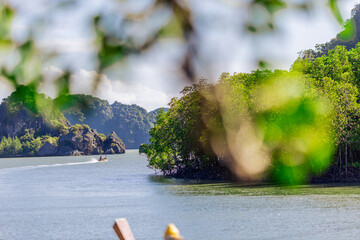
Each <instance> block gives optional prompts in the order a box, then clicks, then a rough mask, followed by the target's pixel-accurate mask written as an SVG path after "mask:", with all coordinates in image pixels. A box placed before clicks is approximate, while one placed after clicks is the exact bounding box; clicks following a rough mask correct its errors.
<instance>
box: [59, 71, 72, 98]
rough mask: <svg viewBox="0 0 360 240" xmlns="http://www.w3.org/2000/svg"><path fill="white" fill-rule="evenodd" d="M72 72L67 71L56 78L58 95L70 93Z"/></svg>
mask: <svg viewBox="0 0 360 240" xmlns="http://www.w3.org/2000/svg"><path fill="white" fill-rule="evenodd" d="M70 76H71V75H70V72H69V71H66V72H65V73H64V74H62V75H61V76H60V77H59V78H58V79H57V80H56V86H57V89H58V96H61V95H68V94H70Z"/></svg>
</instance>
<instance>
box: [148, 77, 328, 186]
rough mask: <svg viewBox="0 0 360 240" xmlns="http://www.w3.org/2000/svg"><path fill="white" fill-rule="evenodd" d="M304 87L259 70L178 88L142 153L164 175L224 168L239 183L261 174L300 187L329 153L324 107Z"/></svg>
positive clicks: (302, 81)
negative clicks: (236, 177) (211, 82)
mask: <svg viewBox="0 0 360 240" xmlns="http://www.w3.org/2000/svg"><path fill="white" fill-rule="evenodd" d="M308 81H310V82H311V81H313V80H310V79H309V78H307V77H305V76H303V75H302V74H299V73H296V72H290V73H289V72H286V71H282V70H276V71H274V72H272V71H269V70H265V71H255V72H253V73H251V74H242V73H241V74H235V75H232V76H231V75H229V74H226V73H224V74H222V76H221V78H220V81H219V83H218V84H216V85H211V84H207V83H206V82H204V81H201V82H200V83H199V84H195V85H193V86H191V87H186V88H185V89H184V90H183V91H182V94H183V96H182V97H181V98H179V99H176V98H175V99H173V100H172V101H171V102H170V109H169V111H168V112H167V113H165V112H163V111H161V112H160V114H159V115H158V117H157V122H156V124H155V126H154V128H152V129H151V132H150V134H151V139H150V142H151V143H150V144H148V145H144V146H143V148H142V151H143V152H145V153H146V154H147V156H148V159H149V165H150V166H151V167H154V168H157V169H161V170H162V171H163V172H164V173H167V174H172V173H176V174H179V172H180V173H183V172H192V173H194V175H196V174H197V173H199V172H201V170H202V169H207V171H210V172H217V173H218V174H220V175H221V174H224V173H225V174H228V172H227V171H225V170H224V168H225V164H226V166H227V167H229V168H230V170H232V171H233V173H234V174H236V175H237V176H240V177H241V178H246V179H247V178H250V179H252V178H258V177H259V174H260V175H261V174H262V173H264V171H268V174H269V175H268V176H273V177H274V179H275V180H276V181H279V182H282V183H288V184H299V183H303V182H305V181H307V180H308V177H309V175H310V174H319V173H321V172H323V171H324V170H326V169H327V167H328V166H329V164H330V160H331V156H332V154H333V149H334V144H333V136H332V133H333V132H334V131H332V128H331V123H332V117H333V115H332V114H331V113H332V110H331V107H329V105H328V104H327V103H328V101H327V100H326V99H325V96H324V93H323V92H321V91H319V89H318V88H315V87H311V86H308V84H307V82H308ZM214 96H215V97H214ZM250 160H251V161H250ZM225 177H229V176H225Z"/></svg>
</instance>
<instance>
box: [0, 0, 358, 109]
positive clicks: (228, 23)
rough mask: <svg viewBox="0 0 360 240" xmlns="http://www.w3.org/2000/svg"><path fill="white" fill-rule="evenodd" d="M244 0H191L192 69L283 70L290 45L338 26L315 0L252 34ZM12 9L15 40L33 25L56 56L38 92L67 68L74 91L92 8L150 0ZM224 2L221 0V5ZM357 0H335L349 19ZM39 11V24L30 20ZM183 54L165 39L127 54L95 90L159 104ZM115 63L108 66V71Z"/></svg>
mask: <svg viewBox="0 0 360 240" xmlns="http://www.w3.org/2000/svg"><path fill="white" fill-rule="evenodd" d="M246 1H247V0H244V1H236V0H227V1H224V0H207V1H204V0H192V1H189V3H190V5H191V8H192V9H193V11H194V18H195V20H196V23H197V24H198V25H199V26H202V27H201V28H199V32H200V34H201V41H202V44H201V47H200V49H199V50H200V60H201V63H202V65H201V67H200V68H199V76H200V77H206V78H208V79H209V80H212V81H215V80H216V79H217V78H218V76H219V75H220V74H221V73H222V72H230V73H233V72H250V71H251V70H254V69H256V67H257V66H256V64H255V57H256V56H262V57H264V58H265V59H267V60H268V61H270V62H271V63H272V64H273V67H274V68H282V69H289V67H290V66H291V64H292V62H293V61H294V60H295V59H296V57H297V52H299V51H301V50H304V49H309V48H314V46H315V44H317V43H324V42H327V41H329V40H330V39H331V38H333V37H335V36H336V34H337V33H338V32H339V31H340V30H341V27H340V26H339V25H338V24H337V23H336V21H335V19H334V18H333V16H332V15H331V13H330V11H329V10H328V9H327V8H326V7H324V6H325V5H326V4H325V2H326V1H325V0H323V1H321V0H319V1H314V2H316V4H315V10H314V11H312V12H311V13H310V14H304V13H298V12H295V11H282V12H279V13H278V15H277V19H278V24H279V26H280V27H279V31H278V32H277V34H274V35H271V36H267V37H262V38H259V39H254V38H251V37H249V36H248V34H244V33H242V32H241V31H240V30H239V23H241V21H242V19H243V16H246V15H247V12H246V11H247V10H246V8H241V3H242V2H246ZM9 2H10V4H12V5H13V6H15V8H16V9H17V13H18V14H17V18H16V19H15V23H14V31H13V36H14V37H15V38H16V39H17V40H19V41H21V40H23V39H24V38H26V36H27V35H26V32H27V31H26V30H27V29H28V28H29V27H31V26H38V27H37V28H36V29H35V31H34V33H35V36H36V37H37V40H38V46H39V48H41V49H43V50H45V51H49V50H56V51H57V52H58V53H59V57H58V58H57V59H56V60H54V61H53V62H51V63H48V64H47V66H45V68H44V74H45V75H46V76H48V79H49V80H48V81H47V82H45V83H44V85H43V88H42V91H43V92H45V93H46V94H48V95H49V96H52V97H54V96H55V89H54V84H53V83H52V81H51V79H52V78H51V76H55V75H56V74H58V73H60V72H61V71H62V70H63V69H66V68H69V69H72V70H73V74H74V76H73V80H74V81H73V84H72V85H71V90H72V92H73V93H91V79H92V77H93V76H94V75H95V74H96V72H95V71H94V69H95V62H94V59H95V53H94V47H93V45H92V42H93V37H94V34H93V31H92V28H91V16H94V15H95V14H97V13H99V12H103V13H106V14H121V13H122V11H127V10H129V9H133V10H137V9H140V8H142V7H144V6H146V4H148V3H149V2H151V1H150V0H131V1H120V2H122V4H123V5H122V7H121V8H119V7H116V6H117V5H114V1H112V0H108V1H98V0H79V1H76V4H69V5H66V3H68V2H70V1H67V0H64V1H61V2H63V3H64V4H63V5H64V6H65V7H63V8H61V9H59V8H56V9H55V10H54V8H55V4H54V2H56V1H51V0H31V1H24V0H9ZM224 2H225V3H227V4H224ZM290 2H296V0H293V1H290ZM357 2H358V1H354V0H342V1H341V0H340V1H339V6H340V9H341V12H342V14H343V16H344V18H345V19H346V18H349V16H350V12H351V9H352V7H353V6H354V5H355V4H356V3H357ZM43 16H46V18H45V21H44V22H43V25H40V26H42V27H39V25H36V24H38V23H39V21H40V20H44V19H41V17H43ZM182 53H183V49H182V47H181V44H179V43H178V42H175V41H164V42H161V44H159V45H157V46H156V47H155V48H154V49H152V50H150V51H148V52H146V53H145V54H144V55H142V56H140V57H138V56H134V57H131V58H130V59H129V60H128V61H127V62H126V63H122V64H118V65H116V66H115V67H114V68H113V69H112V71H111V72H109V74H107V75H103V76H102V79H103V81H102V83H101V85H100V87H99V90H98V92H97V96H98V97H100V98H103V99H106V100H108V101H109V102H110V103H112V102H114V101H119V102H122V103H125V104H138V105H140V106H143V107H144V108H146V109H147V110H153V109H155V108H157V107H165V106H167V103H168V102H169V100H170V99H171V98H172V97H174V96H179V91H181V89H182V88H183V87H184V85H185V84H186V83H184V82H183V81H181V80H180V78H179V75H178V74H177V71H176V63H177V61H178V60H179V56H180V55H181V54H182ZM114 69H115V70H114ZM10 92H11V89H10V88H8V87H7V86H6V84H5V83H4V82H1V83H0V97H1V98H4V97H6V96H7V95H9V93H10Z"/></svg>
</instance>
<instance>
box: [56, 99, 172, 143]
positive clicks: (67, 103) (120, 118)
mask: <svg viewBox="0 0 360 240" xmlns="http://www.w3.org/2000/svg"><path fill="white" fill-rule="evenodd" d="M55 103H56V105H57V106H59V108H60V110H61V112H62V113H63V114H64V115H65V117H66V118H67V119H68V120H69V121H70V123H71V124H87V125H89V126H90V127H91V128H94V129H96V130H97V131H99V132H102V133H105V134H109V133H111V132H112V131H114V132H115V133H116V134H117V135H118V136H120V138H121V139H122V140H123V142H124V143H125V146H126V148H127V149H129V148H138V147H139V146H140V145H141V144H142V143H148V142H149V138H150V135H149V130H150V128H151V127H153V125H154V122H155V121H156V115H157V112H158V110H159V109H156V110H154V111H151V112H147V111H146V110H145V109H144V108H142V107H140V106H137V105H135V104H133V105H126V104H121V103H119V102H114V103H113V104H111V105H110V104H109V102H108V101H106V100H102V99H99V98H97V97H93V96H90V95H84V94H75V95H66V96H61V97H58V98H56V99H55ZM165 111H167V109H165Z"/></svg>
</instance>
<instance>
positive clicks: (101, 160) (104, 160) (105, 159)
mask: <svg viewBox="0 0 360 240" xmlns="http://www.w3.org/2000/svg"><path fill="white" fill-rule="evenodd" d="M98 161H99V162H106V161H107V157H106V155H105V156H104V157H103V156H102V155H100V157H99V160H98Z"/></svg>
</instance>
